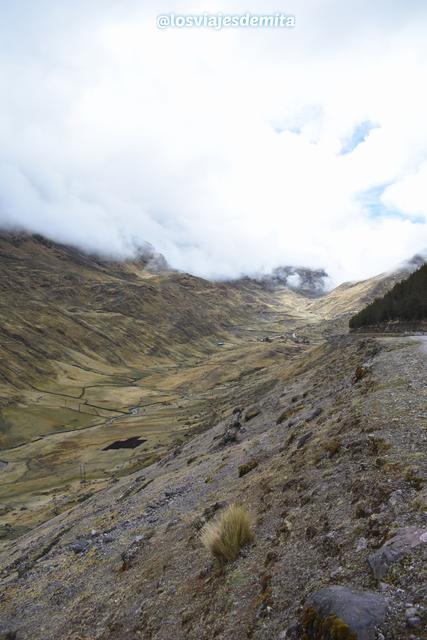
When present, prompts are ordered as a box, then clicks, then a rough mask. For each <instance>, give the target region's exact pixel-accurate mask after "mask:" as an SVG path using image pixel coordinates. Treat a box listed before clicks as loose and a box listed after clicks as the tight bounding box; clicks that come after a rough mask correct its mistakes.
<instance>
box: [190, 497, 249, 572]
mask: <svg viewBox="0 0 427 640" xmlns="http://www.w3.org/2000/svg"><path fill="white" fill-rule="evenodd" d="M253 537H254V536H253V533H252V529H251V520H250V517H249V514H248V512H247V511H246V509H245V508H244V507H241V506H239V505H237V504H231V505H230V506H229V507H227V509H225V510H224V511H222V513H221V514H219V516H217V517H216V518H215V519H214V520H212V521H211V522H208V523H207V524H206V525H205V526H204V527H203V529H202V531H201V533H200V540H201V542H202V544H203V546H204V547H205V549H206V550H207V551H209V552H210V553H211V554H212V555H213V556H214V558H215V559H216V560H217V561H218V562H219V563H220V564H224V563H225V562H230V561H231V560H235V559H236V558H237V556H238V555H239V551H240V549H241V548H242V547H244V546H245V544H248V543H249V542H251V540H253Z"/></svg>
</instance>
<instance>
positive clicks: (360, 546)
mask: <svg viewBox="0 0 427 640" xmlns="http://www.w3.org/2000/svg"><path fill="white" fill-rule="evenodd" d="M367 546H368V541H367V540H366V538H360V539H359V540H358V541H357V546H356V551H363V549H366V548H367Z"/></svg>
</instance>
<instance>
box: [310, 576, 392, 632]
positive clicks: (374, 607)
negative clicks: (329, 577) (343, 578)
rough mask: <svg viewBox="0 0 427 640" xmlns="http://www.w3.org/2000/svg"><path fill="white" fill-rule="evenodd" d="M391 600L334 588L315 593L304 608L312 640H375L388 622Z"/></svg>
mask: <svg viewBox="0 0 427 640" xmlns="http://www.w3.org/2000/svg"><path fill="white" fill-rule="evenodd" d="M386 612H387V600H386V598H385V597H384V596H383V595H381V594H378V593H373V592H371V591H360V590H356V589H351V588H349V587H343V586H340V585H334V586H331V587H326V588H324V589H321V590H320V591H317V592H316V593H314V594H313V595H312V596H311V597H310V598H309V600H308V601H307V603H306V605H305V608H304V617H303V627H304V630H305V636H304V637H306V638H307V639H308V640H329V639H332V638H338V637H339V638H342V640H375V638H376V630H377V628H378V626H379V625H381V624H382V622H383V621H384V619H385V616H386Z"/></svg>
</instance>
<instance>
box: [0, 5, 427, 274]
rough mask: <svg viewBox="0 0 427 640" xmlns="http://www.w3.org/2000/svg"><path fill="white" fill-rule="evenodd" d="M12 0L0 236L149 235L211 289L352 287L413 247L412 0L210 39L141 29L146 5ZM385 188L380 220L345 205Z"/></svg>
mask: <svg viewBox="0 0 427 640" xmlns="http://www.w3.org/2000/svg"><path fill="white" fill-rule="evenodd" d="M19 4H20V7H19V9H20V12H18V9H15V10H14V9H13V8H8V9H7V10H5V9H2V11H4V12H5V15H4V16H3V18H4V19H3V20H2V23H1V26H0V40H1V44H0V54H1V55H0V77H1V78H2V80H1V85H0V100H1V105H2V107H1V110H0V135H1V136H2V140H3V143H2V147H1V149H0V224H3V225H6V224H9V225H10V224H12V223H14V224H20V225H22V226H24V227H25V228H28V229H31V230H35V231H38V232H41V233H45V234H47V235H50V236H51V237H53V238H55V239H58V240H61V241H68V242H73V243H77V244H80V245H81V246H83V247H84V248H87V249H95V250H97V251H104V252H107V253H110V254H111V253H112V254H114V255H117V256H120V257H122V256H124V255H131V253H132V251H133V250H134V247H135V245H136V244H138V243H142V242H144V241H148V242H150V243H151V244H153V245H154V246H155V247H156V248H157V249H158V250H159V251H161V252H162V253H164V254H165V256H166V258H167V259H168V261H170V262H171V264H172V265H173V266H175V267H177V268H181V269H184V270H187V271H191V272H193V273H196V274H200V275H204V276H211V277H230V276H236V275H239V274H241V273H254V272H262V271H267V270H269V269H272V268H274V267H276V266H278V265H281V264H304V265H308V266H316V267H320V266H321V267H324V268H325V269H326V270H327V271H329V272H330V273H331V274H332V276H333V277H334V278H335V280H337V281H340V280H343V279H347V278H350V279H355V278H359V277H365V276H369V275H372V274H374V273H376V272H378V271H382V270H385V269H387V268H389V267H391V266H393V265H394V264H395V263H397V262H399V261H400V260H403V259H404V258H407V257H408V256H410V255H411V254H413V253H415V252H416V251H419V250H421V249H423V248H425V247H427V218H426V215H427V201H426V192H425V186H424V185H425V184H426V181H425V174H426V168H425V167H426V166H427V165H426V158H427V127H426V125H425V113H426V111H427V94H426V92H425V90H424V88H425V81H426V73H425V69H426V58H427V42H426V39H425V29H426V27H427V8H426V7H425V3H423V2H417V1H416V0H413V1H412V2H407V1H404V0H401V1H397V0H395V1H393V2H390V1H387V2H386V1H385V0H381V1H379V2H377V3H375V7H373V6H372V3H369V2H368V1H367V0H362V1H361V2H360V3H358V6H357V8H356V7H353V9H350V7H349V5H348V3H346V6H345V8H344V7H343V3H341V2H339V1H338V0H336V1H332V0H329V1H326V0H325V1H322V2H320V1H318V0H307V1H306V2H304V6H303V7H302V6H301V3H298V2H296V0H294V1H290V2H289V3H288V5H287V6H286V10H287V12H288V13H290V14H295V16H296V21H297V22H296V27H295V29H293V30H290V31H289V30H285V31H283V30H269V29H265V30H258V31H257V30H245V29H239V30H225V29H224V30H223V31H221V32H214V31H207V30H198V29H193V30H179V29H176V30H166V31H159V30H157V28H156V24H155V18H156V15H157V14H160V13H168V12H169V11H171V8H170V3H164V2H154V1H153V2H146V3H144V8H141V3H140V2H136V1H134V0H124V1H123V2H121V3H115V2H112V0H111V1H110V0H103V1H102V2H100V1H98V0H94V2H93V3H91V6H90V9H89V8H88V7H87V3H86V4H85V3H83V2H82V1H80V0H76V1H75V2H73V3H69V2H67V1H66V0H55V2H53V0H52V1H51V0H42V1H41V2H40V3H37V7H36V6H35V4H34V3H32V2H29V0H27V2H25V1H24V0H23V2H21V3H19ZM23 7H24V8H25V7H26V9H27V14H26V16H25V18H26V19H25V22H24V21H23V17H22V12H23ZM173 10H174V11H175V13H197V12H203V11H211V12H212V11H220V10H221V11H223V13H234V12H236V13H241V12H246V11H253V12H254V13H260V12H261V10H260V5H259V2H253V0H248V2H247V3H246V4H245V7H244V8H243V7H242V3H241V2H227V3H225V2H212V3H204V5H201V4H200V3H197V4H196V3H191V2H189V1H188V0H182V2H181V3H180V6H179V10H178V8H177V6H174V9H173ZM280 10H282V6H280V7H279V4H278V2H276V1H271V2H270V3H268V4H265V5H263V8H262V13H269V12H275V11H280ZM6 18H7V19H6ZM2 36H4V37H2ZM365 122H371V123H375V125H376V126H377V128H374V129H372V130H371V131H369V133H368V134H367V136H366V138H365V140H364V141H363V142H361V143H360V144H359V145H357V146H356V147H355V148H354V150H352V151H351V152H349V153H346V154H345V155H341V154H340V152H341V150H342V148H343V145H344V144H345V143H346V141H348V140H350V139H351V138H352V135H353V134H354V131H355V130H356V129H357V127H359V126H360V125H361V124H362V123H365ZM385 184H386V185H389V186H388V187H387V189H386V190H385V192H384V194H383V196H382V200H381V202H382V203H383V204H384V205H385V207H387V208H388V209H393V210H396V211H398V212H399V214H400V215H399V216H397V217H396V216H395V217H393V216H392V217H390V216H389V215H379V212H378V208H376V209H375V212H373V211H370V210H369V209H368V208H367V206H366V202H365V203H364V202H363V199H361V198H360V194H361V193H363V192H366V191H368V190H370V189H375V188H377V187H379V186H381V185H385ZM379 203H380V200H379V199H378V204H379ZM385 213H387V211H385ZM414 216H415V217H416V219H414Z"/></svg>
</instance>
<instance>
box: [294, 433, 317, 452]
mask: <svg viewBox="0 0 427 640" xmlns="http://www.w3.org/2000/svg"><path fill="white" fill-rule="evenodd" d="M312 436H313V432H312V431H309V432H308V433H305V434H304V435H303V436H302V437H301V438H300V439H299V440H298V443H297V449H301V447H303V446H304V445H305V443H306V442H308V440H310V438H312Z"/></svg>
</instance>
